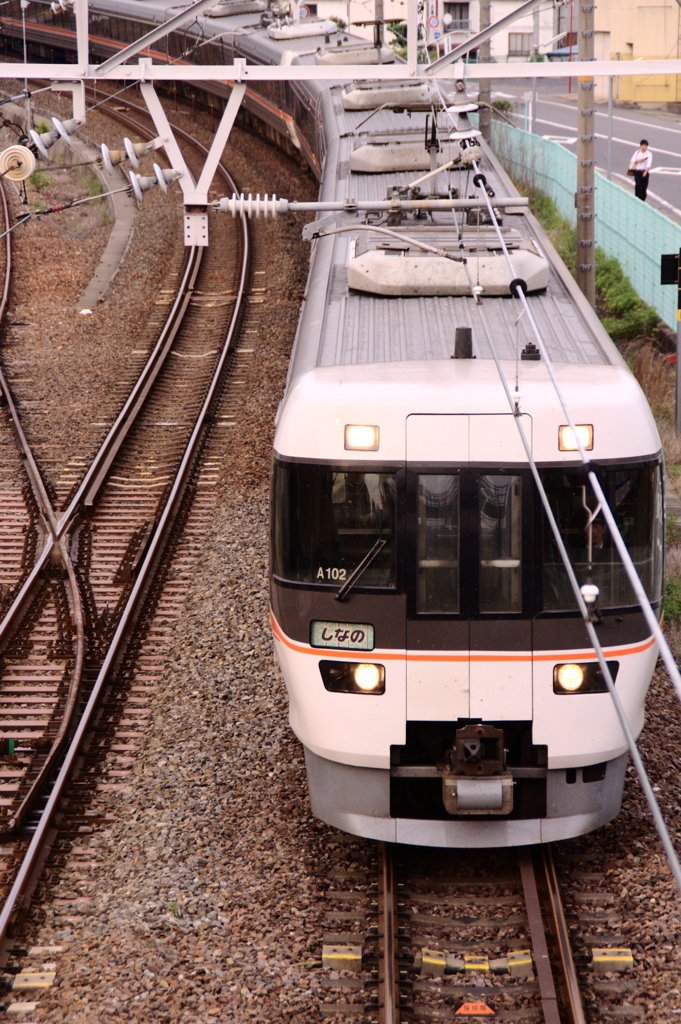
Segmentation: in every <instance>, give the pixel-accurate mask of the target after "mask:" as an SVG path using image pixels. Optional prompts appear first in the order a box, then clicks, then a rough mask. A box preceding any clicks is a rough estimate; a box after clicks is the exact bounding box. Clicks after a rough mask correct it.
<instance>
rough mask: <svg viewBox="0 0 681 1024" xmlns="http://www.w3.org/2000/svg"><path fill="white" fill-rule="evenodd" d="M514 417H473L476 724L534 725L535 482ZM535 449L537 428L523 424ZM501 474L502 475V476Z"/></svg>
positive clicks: (472, 688) (473, 683) (473, 678)
mask: <svg viewBox="0 0 681 1024" xmlns="http://www.w3.org/2000/svg"><path fill="white" fill-rule="evenodd" d="M513 420H514V417H513V416H511V415H499V416H489V415H488V416H470V417H469V457H470V462H471V467H480V466H483V467H489V468H480V469H478V468H475V469H473V468H471V475H470V490H469V497H468V504H469V505H470V507H471V517H473V518H474V523H472V524H471V525H472V528H471V531H470V544H469V545H468V548H467V550H468V557H469V563H468V569H467V579H468V583H469V590H470V592H471V593H472V594H473V601H472V606H471V608H470V613H471V620H470V651H471V663H470V717H471V718H482V719H490V718H494V719H506V720H520V719H530V718H531V717H532V656H531V652H532V619H531V616H530V615H529V614H528V610H529V604H530V602H531V581H530V580H529V579H528V578H527V572H526V567H527V566H528V565H529V564H530V561H531V557H530V545H531V534H530V529H529V523H530V520H531V504H532V501H531V490H532V487H531V481H530V478H529V476H528V473H527V471H526V469H525V466H526V464H527V456H526V454H525V450H524V448H523V446H522V443H521V441H520V437H519V434H518V431H517V429H516V426H515V424H514V422H513ZM523 421H524V423H523V426H524V431H525V435H526V436H527V437H528V439H529V440H530V443H531V437H532V433H531V428H532V423H531V420H530V418H529V416H523ZM496 467H499V468H496Z"/></svg>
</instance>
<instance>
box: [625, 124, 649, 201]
mask: <svg viewBox="0 0 681 1024" xmlns="http://www.w3.org/2000/svg"><path fill="white" fill-rule="evenodd" d="M652 165H653V154H652V153H651V152H650V150H649V149H648V140H647V139H641V142H640V145H639V147H638V149H637V150H636V152H635V153H634V155H633V156H632V158H631V162H630V164H629V170H630V171H633V172H634V193H635V194H636V198H637V199H642V200H643V202H644V203H645V201H646V195H647V192H648V181H649V180H650V168H651V167H652Z"/></svg>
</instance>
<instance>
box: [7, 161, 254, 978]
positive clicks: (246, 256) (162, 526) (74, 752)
mask: <svg viewBox="0 0 681 1024" xmlns="http://www.w3.org/2000/svg"><path fill="white" fill-rule="evenodd" d="M225 173H226V172H225ZM241 225H242V232H243V256H242V269H241V276H240V281H239V287H238V291H237V296H236V300H235V308H234V312H233V315H232V321H231V324H230V326H229V329H228V332H227V334H226V337H225V341H224V344H223V348H222V352H221V355H220V358H219V360H218V362H217V364H216V367H215V370H214V374H213V379H212V381H211V384H210V387H209V388H208V391H207V393H206V396H205V398H204V401H203V404H202V406H201V410H200V412H199V414H198V416H197V419H196V423H195V426H194V429H193V431H192V434H191V437H190V440H189V442H188V444H187V447H186V449H185V453H184V455H183V458H182V461H181V464H180V467H179V469H178V472H177V474H176V478H175V481H174V483H173V486H172V489H171V491H170V494H169V495H168V499H167V501H166V505H165V508H164V510H163V512H162V514H161V516H160V517H159V520H158V523H157V525H156V528H155V530H154V533H153V536H152V540H151V543H150V545H149V547H148V549H147V552H146V555H145V558H144V560H143V562H142V564H141V566H140V570H139V573H138V575H137V578H136V580H135V583H134V586H133V588H132V590H131V592H130V594H129V596H128V600H127V602H126V604H125V608H124V609H123V612H122V615H121V618H120V620H119V623H118V626H117V629H116V632H115V634H114V637H113V640H112V642H111V645H110V647H109V650H108V652H107V654H106V657H105V659H104V662H103V664H102V667H101V669H100V671H99V674H98V676H97V679H96V681H95V683H94V686H93V688H92V691H91V693H90V695H89V698H88V701H87V704H86V706H85V709H84V711H83V713H82V715H81V717H80V719H79V721H78V724H77V726H76V728H75V730H74V733H73V736H72V738H71V742H70V744H69V746H68V748H67V750H66V751H65V753H64V756H63V761H62V764H61V767H60V769H59V773H58V775H57V778H56V779H55V782H54V784H53V786H52V789H51V791H50V794H49V797H48V800H47V803H46V805H45V808H44V810H43V813H42V815H41V817H40V820H39V822H38V824H37V826H36V829H35V831H34V833H33V836H32V837H31V841H30V844H29V846H28V848H27V850H26V852H25V855H24V858H23V860H22V863H21V866H20V868H19V871H18V872H17V875H16V878H15V881H14V883H13V885H12V889H11V891H10V893H9V895H8V897H7V900H6V901H5V904H4V906H3V908H2V911H1V912H0V960H2V958H3V956H4V952H5V950H6V948H7V946H8V943H9V931H10V927H11V925H12V924H13V922H14V919H15V917H16V915H17V914H18V912H19V909H20V908H21V907H22V906H23V905H25V904H26V903H27V902H28V899H29V898H30V894H31V893H32V891H33V889H34V888H35V885H36V884H37V879H38V876H39V873H40V870H41V868H42V866H43V864H44V861H45V856H46V855H45V850H44V846H45V844H46V843H47V841H48V839H49V837H50V833H54V831H55V826H54V824H53V822H54V818H55V815H56V812H57V809H58V807H59V803H60V800H61V799H62V797H63V795H64V792H65V790H66V787H67V785H68V783H69V780H70V778H71V775H72V773H73V771H74V768H75V767H76V764H77V761H78V758H79V755H80V749H81V745H82V742H83V738H84V736H85V735H86V731H87V729H88V726H89V725H90V723H91V721H92V719H93V716H94V714H95V711H96V709H97V705H98V702H99V698H100V696H101V694H102V691H103V689H104V687H105V685H106V684H107V682H108V681H109V678H110V676H111V674H112V672H113V669H114V666H115V664H116V662H117V659H118V658H119V656H120V655H121V652H122V650H123V648H124V645H125V643H126V641H127V639H128V637H129V635H130V633H131V631H132V628H133V625H134V620H135V614H136V611H137V609H138V608H139V606H140V604H141V602H142V601H143V599H144V597H145V596H146V593H147V590H148V587H149V585H150V582H151V579H152V577H153V575H154V573H155V570H156V566H157V563H158V560H159V559H160V557H161V555H162V553H163V549H164V545H165V542H166V541H167V538H168V537H169V535H170V527H171V526H172V524H173V522H174V519H175V516H176V515H177V512H178V509H179V506H180V502H181V501H182V498H183V496H184V494H185V492H186V488H187V484H188V482H189V480H190V478H191V472H192V469H193V466H194V462H195V459H196V458H197V456H198V453H199V450H200V447H201V444H202V442H203V439H204V436H205V428H206V426H207V425H208V424H209V422H210V410H211V408H212V405H213V402H214V400H215V398H216V395H217V391H218V388H219V386H220V384H221V381H222V376H223V372H224V369H225V364H226V361H227V358H228V355H229V354H230V352H231V344H232V340H233V338H234V334H235V331H236V330H237V327H238V325H239V324H240V322H241V318H242V316H243V310H244V306H245V293H246V288H247V283H248V274H249V270H250V265H251V253H250V238H249V234H248V225H247V223H246V220H245V218H243V217H242V218H241Z"/></svg>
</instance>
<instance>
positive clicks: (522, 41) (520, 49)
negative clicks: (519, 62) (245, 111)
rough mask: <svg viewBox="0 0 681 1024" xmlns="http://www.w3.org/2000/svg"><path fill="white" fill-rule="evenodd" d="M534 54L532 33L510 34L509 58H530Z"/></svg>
mask: <svg viewBox="0 0 681 1024" xmlns="http://www.w3.org/2000/svg"><path fill="white" fill-rule="evenodd" d="M531 52H532V33H531V32H509V33H508V55H509V57H529V55H530V53H531Z"/></svg>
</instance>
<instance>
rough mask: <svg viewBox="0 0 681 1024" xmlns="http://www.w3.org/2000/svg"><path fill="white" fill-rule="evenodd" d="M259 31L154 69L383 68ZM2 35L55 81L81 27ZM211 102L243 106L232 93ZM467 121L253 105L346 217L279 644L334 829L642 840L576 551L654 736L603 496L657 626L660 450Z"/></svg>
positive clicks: (462, 842)
mask: <svg viewBox="0 0 681 1024" xmlns="http://www.w3.org/2000/svg"><path fill="white" fill-rule="evenodd" d="M259 6H260V5H259V4H254V3H252V0H249V3H246V4H243V3H241V4H240V5H239V6H238V8H236V9H238V10H240V11H242V12H244V11H245V13H240V14H238V15H232V14H231V13H230V8H229V7H228V6H227V5H226V4H223V5H221V7H220V9H219V10H218V11H217V12H215V13H216V14H217V15H218V16H215V17H203V16H199V18H197V19H196V20H195V22H194V23H193V24H192V25H187V26H185V27H184V28H183V29H181V31H179V32H176V33H175V34H174V35H172V36H171V37H170V38H169V39H167V40H162V41H158V42H157V43H155V44H154V45H153V46H152V47H151V49H150V51H148V52H147V53H146V55H147V56H151V57H152V59H153V60H155V61H167V60H176V61H181V62H182V63H184V64H186V63H190V62H192V61H196V62H198V63H212V64H219V65H225V64H228V63H231V62H232V61H233V59H234V58H235V57H239V58H242V59H245V60H246V61H247V62H248V63H261V64H271V65H284V66H287V65H291V64H295V63H303V64H307V65H311V64H312V65H314V64H316V63H319V64H328V63H329V62H330V61H334V62H338V63H342V62H343V61H345V60H347V61H352V59H353V55H355V56H356V47H357V46H359V47H360V48H361V50H362V55H363V59H364V58H367V56H368V52H369V51H370V50H371V47H370V45H369V44H367V43H366V42H364V41H360V40H357V39H353V38H352V36H351V35H349V34H346V33H340V32H335V31H334V29H333V28H332V27H331V26H330V25H328V24H323V23H321V22H319V23H315V22H314V21H310V22H308V23H306V25H305V27H304V32H305V34H304V35H301V33H300V32H299V31H298V30H297V28H296V26H295V24H292V23H291V22H290V21H284V22H281V21H279V22H276V19H275V18H274V14H273V12H272V11H265V12H262V13H261V12H259V11H258V10H257V8H258V7H259ZM250 7H253V8H256V9H255V10H253V11H252V12H251V11H250ZM234 9H235V8H231V10H234ZM223 11H224V16H223ZM90 12H91V21H92V26H91V27H92V32H93V41H92V51H93V52H94V53H96V54H97V55H109V54H110V53H112V52H115V50H116V49H121V48H122V46H124V45H127V44H128V43H130V42H132V41H133V40H134V39H136V38H138V37H139V36H141V35H142V34H143V33H144V32H145V31H146V30H147V29H148V28H149V27H150V26H151V25H153V24H158V23H159V22H161V21H165V20H167V19H168V18H170V17H172V16H173V15H175V14H176V13H177V9H176V7H174V6H173V5H172V3H171V2H170V0H144V3H141V2H139V0H137V2H134V0H120V2H113V0H91V3H90ZM3 14H4V16H3V17H2V18H0V24H1V25H2V28H3V40H4V45H5V46H9V45H10V42H11V40H12V39H15V40H16V43H15V44H14V45H15V47H16V48H17V52H21V51H20V47H21V46H22V33H23V31H24V29H23V26H22V18H23V20H27V22H28V24H27V27H26V38H27V40H28V42H29V43H30V44H31V45H35V46H37V47H39V52H40V53H41V54H42V55H43V56H44V55H46V54H51V53H56V52H57V50H58V49H59V48H63V47H67V46H71V47H72V48H74V47H75V22H74V18H73V14H72V13H65V14H64V15H58V16H57V18H56V19H55V18H54V17H53V16H52V15H51V14H50V11H49V8H44V9H43V8H39V7H36V6H35V5H31V10H30V12H29V15H30V16H29V17H28V18H25V17H23V12H22V9H21V6H20V3H19V2H18V0H17V2H10V3H9V4H8V5H6V7H5V8H4V11H3ZM315 25H316V27H317V29H318V32H317V31H316V30H315ZM270 27H274V29H275V30H274V31H273V32H272V31H270ZM325 33H326V35H325ZM276 36H279V37H280V38H275V37H276ZM110 40H115V42H114V43H111V42H110ZM384 58H385V55H384ZM134 59H135V60H136V59H137V58H134ZM182 88H183V89H185V90H192V89H196V88H199V86H198V85H197V86H194V85H193V84H190V83H187V84H185V85H183V86H182ZM200 88H202V89H204V90H205V91H206V92H207V93H209V95H210V100H211V106H212V109H215V105H216V104H217V106H218V108H220V109H221V107H222V105H223V104H224V101H225V98H226V97H227V95H228V94H229V90H230V84H229V83H227V82H210V83H209V82H206V83H202V84H201V86H200ZM426 93H427V95H426ZM443 95H444V97H445V100H444V104H442V103H441V102H440V98H441V97H440V96H439V95H438V94H437V93H436V91H435V90H434V88H433V85H432V83H428V84H427V86H423V85H421V84H420V83H414V82H408V81H405V82H403V83H399V82H391V83H389V84H388V85H386V84H383V85H375V84H374V85H371V84H368V83H353V84H351V85H348V86H344V85H342V84H341V83H340V82H338V83H333V82H330V81H329V82H327V81H322V80H318V81H305V82H303V81H299V82H275V81H271V82H262V83H257V82H254V81H252V80H251V81H249V82H248V87H247V90H246V97H245V101H244V110H245V112H246V115H247V117H248V118H249V119H250V121H249V123H252V122H253V119H257V120H258V123H259V124H260V125H261V126H262V130H263V132H264V133H265V134H266V135H267V136H268V137H271V136H272V134H274V135H276V137H277V138H278V139H279V140H280V141H281V144H282V146H284V147H286V148H287V150H288V151H291V152H296V153H298V154H300V156H302V157H303V158H304V160H305V161H306V162H307V164H308V166H309V167H310V169H311V170H312V172H313V174H315V175H316V176H317V178H318V179H319V188H320V191H319V196H320V200H322V201H324V202H326V203H335V204H337V206H338V207H339V208H338V209H336V210H335V211H332V210H330V209H327V210H325V211H320V212H319V215H318V222H317V224H316V225H315V227H314V229H310V231H311V233H312V235H313V237H314V241H313V242H312V247H311V260H310V275H309V279H308V284H307V289H306V293H305V300H304V302H303V305H302V309H301V315H300V321H299V327H298V331H297V335H296V339H295V344H294V350H293V354H292V358H291V364H290V369H289V376H288V382H287V388H286V393H285V395H284V397H283V400H282V404H281V407H280V410H279V413H278V416H277V424H276V433H275V442H274V448H275V451H274V464H273V475H272V580H271V604H272V624H273V634H274V645H275V651H276V655H277V658H278V661H279V665H280V668H281V673H282V675H283V678H284V680H285V683H286V687H287V691H288V696H289V706H290V721H291V725H292V727H293V729H294V731H295V733H296V735H297V736H298V737H299V738H300V740H301V742H302V744H303V746H304V748H305V758H306V766H307V773H308V783H309V791H310V800H311V805H312V809H313V811H314V813H315V814H316V815H318V816H319V817H320V818H322V819H323V820H324V821H327V822H328V823H330V824H331V825H334V826H336V827H338V828H342V829H345V830H347V831H349V832H353V833H356V834H359V835H363V836H368V837H372V838H376V839H382V840H386V841H390V842H404V843H415V844H422V845H434V846H452V847H456V846H463V847H484V846H514V845H523V844H530V843H537V842H552V841H555V840H558V839H563V838H566V837H569V836H576V835H581V834H584V833H586V832H589V831H590V830H591V829H594V828H597V827H598V826H599V825H602V824H604V823H605V822H607V821H609V820H611V819H612V818H613V817H614V816H615V815H616V814H617V812H618V809H619V806H620V801H621V796H622V790H623V783H624V772H625V767H626V761H627V755H626V744H625V741H624V738H623V735H622V730H621V727H620V725H619V722H618V720H617V717H616V714H615V711H614V708H613V703H612V699H611V697H610V694H609V692H608V687H607V685H606V683H605V680H604V679H603V675H602V669H601V666H600V663H599V661H598V659H597V657H596V654H595V652H594V650H593V647H592V646H591V644H590V640H589V636H588V633H587V629H586V627H585V623H584V621H583V619H582V616H581V613H580V612H579V610H578V608H577V605H576V598H575V595H574V592H573V588H572V583H571V580H570V577H569V574H568V572H567V569H566V567H565V565H564V562H563V557H562V554H561V551H560V544H562V545H563V547H564V550H565V552H566V553H567V555H568V556H569V561H570V564H571V566H572V571H573V573H574V578H575V580H576V581H577V582H578V584H579V585H580V586H586V587H587V588H590V593H592V595H593V592H594V588H595V591H596V595H597V597H596V601H595V604H594V607H593V611H592V620H593V625H594V628H595V629H596V631H597V634H598V636H599V640H600V643H601V644H602V647H603V651H604V657H605V659H606V660H607V664H608V668H609V671H610V673H611V675H612V678H613V679H614V682H615V689H616V692H617V693H618V695H619V697H620V700H621V702H622V705H623V707H624V710H625V712H626V714H627V717H628V720H629V724H630V727H631V729H632V731H633V733H634V734H635V735H637V734H638V733H639V731H640V729H641V728H642V725H643V720H644V701H645V696H646V691H647V688H648V685H649V682H650V678H651V674H652V671H653V667H654V664H655V658H656V647H655V643H654V642H653V640H652V638H651V635H650V628H649V626H648V623H647V622H646V620H645V617H644V616H643V615H642V613H641V611H640V610H639V608H638V606H637V602H636V600H635V595H634V592H633V590H632V586H631V583H630V581H629V580H628V578H627V575H626V572H625V571H624V568H623V566H622V564H621V559H620V558H619V555H618V552H617V549H616V545H615V544H614V538H613V537H611V536H610V535H609V531H608V530H607V529H605V530H604V529H603V524H602V523H601V522H600V521H599V520H600V516H599V509H598V502H597V500H596V499H595V497H594V494H593V493H592V488H591V486H590V482H589V476H588V472H587V470H590V471H592V472H593V473H594V474H595V475H596V476H597V478H598V481H599V486H600V487H601V488H602V489H603V492H604V493H605V495H606V500H607V501H608V504H609V505H610V507H611V509H612V511H613V516H614V518H615V521H616V523H617V526H618V529H619V531H620V533H621V534H622V536H623V537H624V538H625V540H626V543H627V545H628V547H629V550H630V552H631V554H632V558H633V561H634V564H635V566H636V568H637V571H638V573H639V576H640V579H641V581H642V583H643V586H644V587H645V590H646V592H647V593H648V595H649V597H650V600H651V602H652V605H653V608H654V609H655V611H656V613H657V614H660V613H661V595H662V554H663V543H662V521H663V492H662V465H661V446H660V440H659V436H658V434H657V430H656V427H655V423H654V421H653V418H652V415H651V413H650V411H649V409H648V407H647V404H646V402H645V400H644V398H643V396H642V394H641V392H640V389H639V388H638V385H637V384H636V383H635V381H634V379H633V377H632V376H631V374H630V373H629V371H628V369H627V367H626V366H625V364H624V361H623V360H622V358H621V356H620V355H619V353H618V351H617V349H616V347H615V346H614V345H613V343H612V342H611V340H610V339H609V337H608V336H607V334H606V333H605V332H604V330H603V328H602V326H601V325H600V323H599V321H598V319H597V317H596V315H595V313H594V312H593V310H591V309H590V307H589V306H588V304H587V303H586V301H585V299H584V298H583V296H582V295H581V293H580V292H579V291H578V289H577V288H576V286H575V284H574V282H573V281H572V279H571V277H570V275H569V274H568V272H567V270H566V268H565V267H564V266H563V264H562V263H561V262H560V260H559V259H558V258H557V256H556V254H555V252H554V250H553V248H552V246H551V244H550V242H549V240H548V239H547V238H546V236H545V234H544V232H543V231H542V230H541V228H540V227H539V225H538V224H537V223H536V221H535V220H534V218H533V217H532V215H531V214H530V213H529V212H528V210H527V209H526V207H525V206H524V205H523V202H522V199H521V198H520V197H519V196H518V195H517V193H516V191H515V189H514V187H513V185H512V183H511V182H510V180H509V179H508V177H507V175H506V174H505V172H504V170H503V169H502V168H501V167H500V166H499V164H498V163H497V161H496V159H495V157H494V155H493V154H492V153H491V152H489V150H488V149H487V147H486V146H485V144H484V143H482V142H481V140H480V138H479V134H478V132H477V130H476V129H475V126H474V125H473V124H472V123H471V122H470V120H469V114H470V113H471V112H472V108H471V105H470V103H469V102H468V98H467V97H466V96H465V94H462V93H461V92H460V86H456V87H455V86H454V84H453V83H449V84H448V85H447V86H446V87H444V93H443ZM445 156H446V158H447V160H446V162H447V163H451V165H452V166H451V167H450V168H448V169H447V168H444V169H440V170H438V169H437V168H438V166H439V165H441V164H442V163H443V160H444V158H445ZM428 169H432V170H433V171H434V172H436V173H435V174H433V175H430V176H428ZM291 198H293V199H295V198H296V197H295V196H293V197H291ZM452 200H455V203H454V205H453V206H452V202H451V201H452ZM445 201H446V202H448V203H449V204H450V207H452V208H450V209H445V208H444V206H443V205H442V204H443V202H445ZM438 203H439V204H440V205H439V206H438V205H437V204H438ZM362 204H364V207H367V206H369V207H371V209H365V208H363V206H362ZM410 204H411V205H410ZM419 204H420V205H419ZM424 204H425V205H424ZM490 210H491V211H492V213H490ZM505 277H507V281H508V289H506V288H505V286H504V278H505ZM521 294H522V296H523V301H522V302H521V301H520V297H521ZM538 339H541V346H540V348H538V347H537V344H536V343H537V340H538ZM454 356H456V358H453V357H454ZM545 356H548V358H549V359H550V363H551V365H550V366H549V365H548V363H547V360H546V359H545ZM566 408H567V409H569V417H568V416H567V414H566V411H565V409H566ZM569 419H571V420H572V424H573V425H576V426H577V428H578V429H579V430H580V432H581V433H580V437H582V443H583V444H584V445H585V446H586V448H587V451H588V457H589V459H590V460H591V461H590V463H589V466H588V467H584V466H583V465H582V463H581V460H580V458H579V455H578V453H577V452H576V451H575V445H574V437H571V429H570V423H569ZM539 484H541V493H540V488H539ZM547 505H548V507H550V509H551V515H552V517H553V519H554V522H555V530H554V528H553V527H552V526H551V524H550V523H549V519H548V516H547V513H546V507H547ZM555 531H557V533H558V537H557V536H556V532H555ZM559 541H560V544H559Z"/></svg>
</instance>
